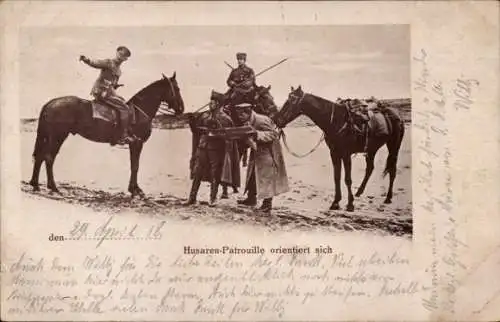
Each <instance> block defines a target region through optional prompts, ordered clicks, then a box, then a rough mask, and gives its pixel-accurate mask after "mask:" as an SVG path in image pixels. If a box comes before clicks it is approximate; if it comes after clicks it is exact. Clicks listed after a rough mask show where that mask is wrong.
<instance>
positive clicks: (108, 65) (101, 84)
mask: <svg viewBox="0 0 500 322" xmlns="http://www.w3.org/2000/svg"><path fill="white" fill-rule="evenodd" d="M130 56H131V52H130V50H129V49H128V48H127V47H125V46H120V47H118V48H117V49H116V57H115V58H111V59H103V60H94V59H90V58H87V57H86V56H83V55H81V56H80V60H81V61H83V62H84V63H85V64H87V65H89V66H91V67H93V68H96V69H100V70H101V73H100V74H99V77H98V78H97V80H96V81H95V83H94V86H93V87H92V91H91V93H90V94H91V95H92V96H93V97H94V98H95V99H96V100H97V101H101V102H103V103H105V104H107V105H109V106H111V107H113V108H114V109H116V110H117V112H118V115H119V122H118V123H119V125H120V132H121V137H120V139H119V140H118V142H117V143H118V144H129V143H132V142H134V141H135V140H136V138H135V137H133V136H131V135H130V134H129V125H130V122H129V117H130V115H131V113H132V111H131V109H130V107H129V106H128V105H127V103H126V101H125V99H124V98H123V97H121V96H119V95H118V94H117V93H116V89H117V88H118V87H120V86H123V85H121V84H118V80H119V79H120V76H121V75H122V71H121V68H120V66H121V64H122V63H123V62H125V61H127V60H128V58H129V57H130Z"/></svg>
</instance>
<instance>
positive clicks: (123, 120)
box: [118, 112, 134, 144]
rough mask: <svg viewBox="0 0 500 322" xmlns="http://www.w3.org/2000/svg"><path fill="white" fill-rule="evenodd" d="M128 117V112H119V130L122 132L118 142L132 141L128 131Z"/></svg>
mask: <svg viewBox="0 0 500 322" xmlns="http://www.w3.org/2000/svg"><path fill="white" fill-rule="evenodd" d="M128 127H129V119H128V112H125V113H123V112H120V132H121V133H122V135H121V138H120V139H119V140H118V144H129V143H132V142H133V141H134V139H133V138H132V137H130V135H129V133H128Z"/></svg>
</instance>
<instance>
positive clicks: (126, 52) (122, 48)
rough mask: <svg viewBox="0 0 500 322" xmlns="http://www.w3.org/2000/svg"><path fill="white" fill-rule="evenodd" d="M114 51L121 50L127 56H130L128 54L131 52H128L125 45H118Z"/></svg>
mask: <svg viewBox="0 0 500 322" xmlns="http://www.w3.org/2000/svg"><path fill="white" fill-rule="evenodd" d="M116 51H123V52H124V53H125V56H127V57H130V55H131V54H132V53H131V52H130V50H129V49H128V48H127V47H125V46H120V47H118V48H116Z"/></svg>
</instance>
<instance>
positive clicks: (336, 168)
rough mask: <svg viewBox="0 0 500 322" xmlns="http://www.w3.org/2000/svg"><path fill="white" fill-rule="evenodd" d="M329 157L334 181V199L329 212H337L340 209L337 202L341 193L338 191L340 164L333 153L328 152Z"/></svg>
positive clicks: (340, 197)
mask: <svg viewBox="0 0 500 322" xmlns="http://www.w3.org/2000/svg"><path fill="white" fill-rule="evenodd" d="M330 156H331V158H332V164H333V175H334V181H335V199H334V200H333V202H332V205H331V206H330V210H338V209H340V206H339V202H340V200H341V199H342V192H341V190H340V177H341V173H340V171H341V170H342V163H341V160H340V158H339V157H338V156H337V154H335V153H334V152H330Z"/></svg>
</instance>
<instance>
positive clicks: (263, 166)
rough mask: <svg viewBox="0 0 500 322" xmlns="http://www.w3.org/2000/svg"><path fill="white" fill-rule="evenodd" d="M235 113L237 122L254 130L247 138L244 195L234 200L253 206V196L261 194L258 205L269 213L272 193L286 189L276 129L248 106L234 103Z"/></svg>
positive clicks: (263, 116)
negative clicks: (235, 105)
mask: <svg viewBox="0 0 500 322" xmlns="http://www.w3.org/2000/svg"><path fill="white" fill-rule="evenodd" d="M236 113H237V116H238V118H239V119H240V121H241V122H243V123H244V124H247V125H250V126H252V127H253V128H254V129H255V131H256V133H257V136H256V140H255V141H254V140H253V139H249V140H248V143H249V145H250V147H251V152H250V161H249V164H248V168H247V179H246V189H245V190H246V191H248V197H247V198H246V199H244V200H238V203H239V204H242V205H247V206H255V205H256V204H257V198H262V199H263V201H262V206H261V208H260V209H261V210H262V211H263V212H266V213H269V212H270V211H271V208H272V200H273V197H274V196H277V195H279V194H282V193H284V192H287V191H288V190H289V186H288V177H287V173H286V168H285V160H284V158H283V153H282V151H281V145H280V142H279V133H278V129H277V127H276V125H275V124H274V123H273V121H272V120H271V119H270V118H269V117H267V116H265V115H261V114H257V113H255V112H254V111H253V110H252V109H251V107H250V106H244V107H238V108H237V111H236Z"/></svg>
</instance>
